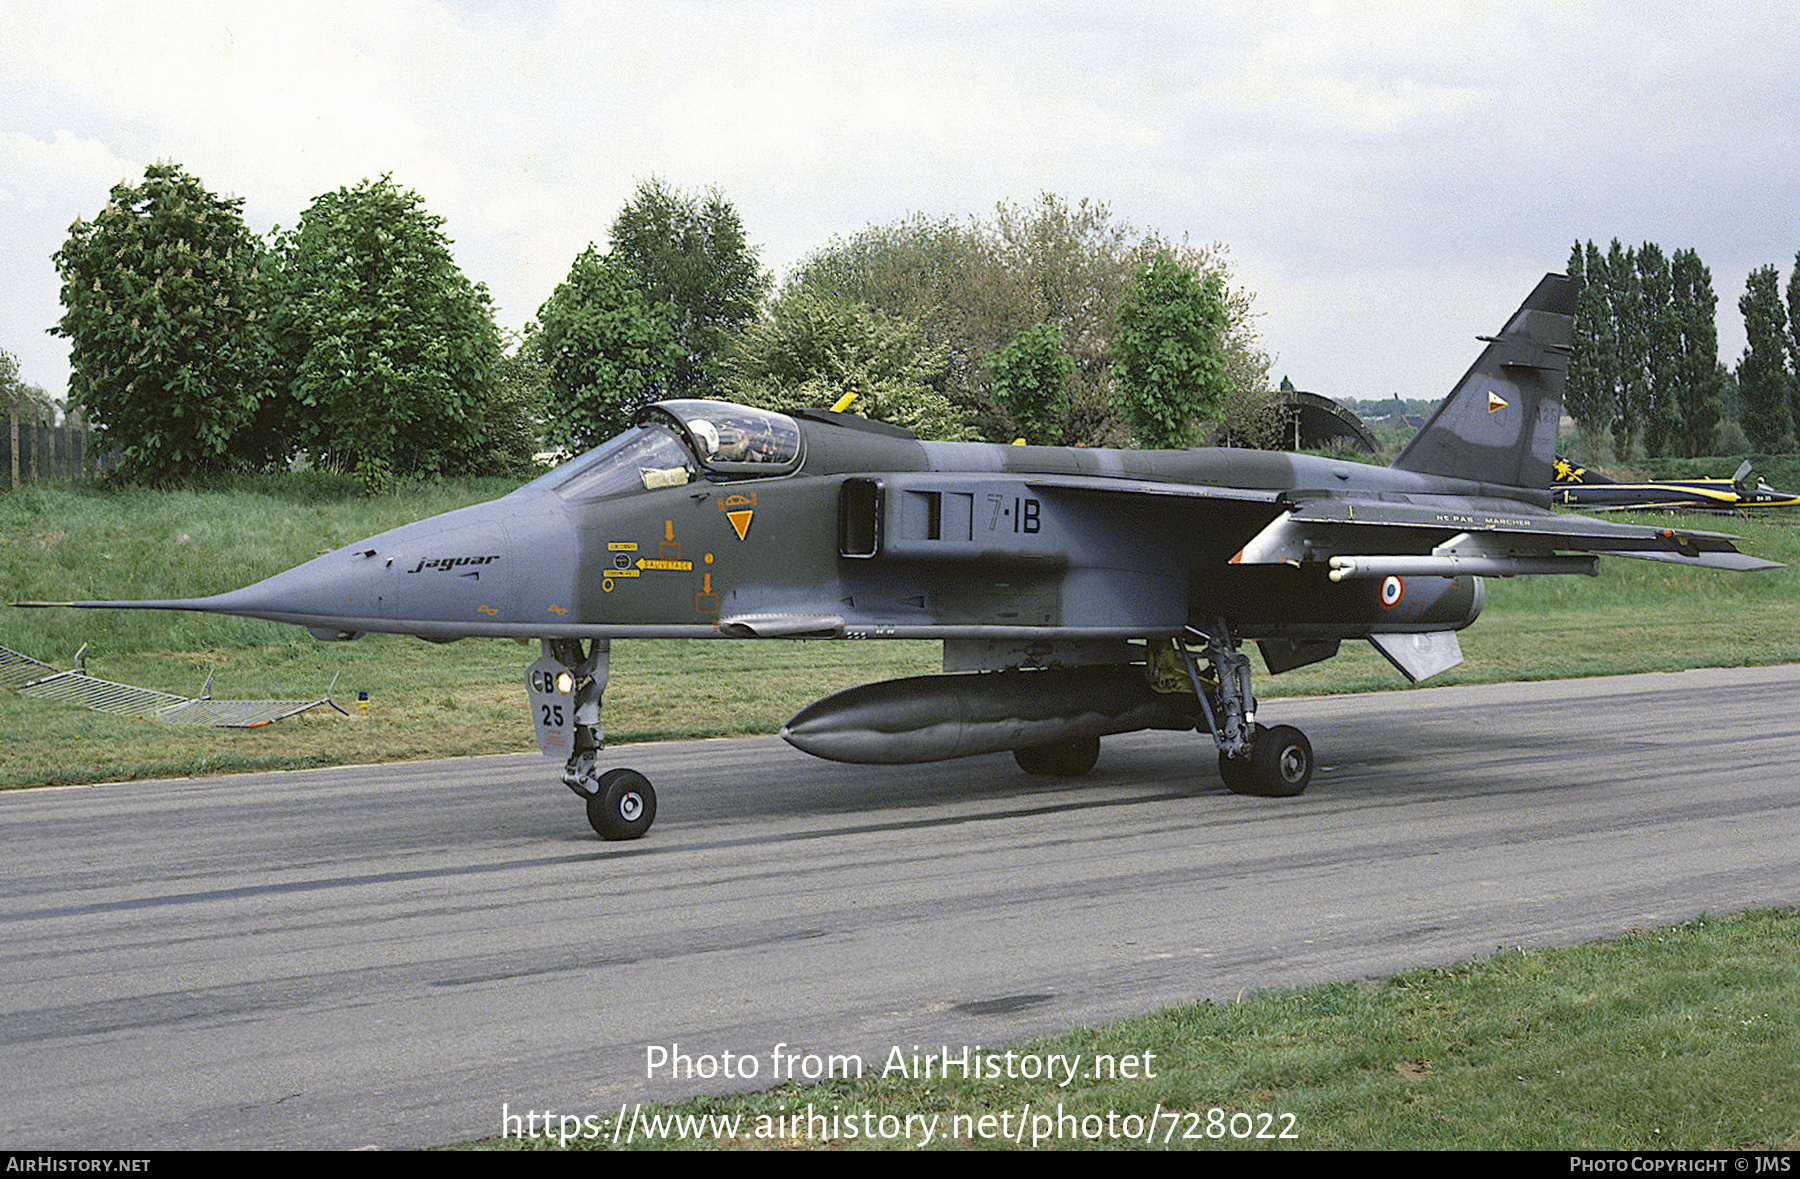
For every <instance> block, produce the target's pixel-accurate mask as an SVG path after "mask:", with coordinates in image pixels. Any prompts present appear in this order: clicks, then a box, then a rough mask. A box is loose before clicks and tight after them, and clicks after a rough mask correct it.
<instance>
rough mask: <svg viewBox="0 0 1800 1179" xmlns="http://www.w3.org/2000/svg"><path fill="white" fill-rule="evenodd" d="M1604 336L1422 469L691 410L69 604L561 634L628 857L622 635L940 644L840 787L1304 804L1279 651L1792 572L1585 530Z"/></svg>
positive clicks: (1414, 639) (1542, 304)
mask: <svg viewBox="0 0 1800 1179" xmlns="http://www.w3.org/2000/svg"><path fill="white" fill-rule="evenodd" d="M1574 310H1575V284H1574V283H1573V282H1571V281H1570V280H1569V279H1568V278H1565V277H1563V276H1561V275H1550V276H1547V277H1546V278H1545V279H1544V280H1543V281H1542V282H1541V283H1540V284H1539V285H1538V287H1537V289H1536V290H1535V291H1534V292H1533V293H1532V294H1531V296H1530V297H1529V298H1528V299H1526V301H1525V303H1524V305H1523V306H1521V307H1520V308H1519V310H1518V311H1517V312H1516V313H1515V314H1514V315H1513V316H1512V317H1511V318H1510V319H1509V320H1508V321H1507V323H1506V326H1505V327H1504V328H1503V329H1502V330H1501V331H1500V333H1499V334H1498V335H1496V336H1492V337H1484V339H1485V340H1486V341H1487V347H1486V348H1485V349H1484V350H1483V351H1482V354H1481V357H1480V359H1478V360H1477V361H1476V362H1475V364H1474V366H1473V367H1472V368H1470V369H1469V371H1468V373H1467V374H1466V375H1465V376H1464V377H1463V379H1462V380H1461V381H1460V382H1459V383H1458V384H1457V385H1456V387H1455V388H1454V389H1453V390H1452V391H1451V393H1450V396H1449V397H1447V398H1445V400H1444V402H1443V404H1442V405H1440V406H1439V407H1438V410H1437V412H1436V413H1435V414H1434V415H1433V416H1432V418H1431V420H1430V421H1429V422H1427V423H1426V424H1425V426H1424V428H1423V429H1421V430H1420V431H1419V433H1418V435H1417V436H1416V437H1415V438H1414V439H1413V440H1412V442H1411V443H1410V444H1409V445H1408V446H1407V448H1406V449H1405V451H1403V452H1402V453H1401V455H1400V457H1399V458H1397V459H1395V460H1394V463H1393V465H1392V466H1389V467H1374V466H1368V465H1365V464H1362V463H1353V462H1344V461H1339V460H1335V459H1330V458H1316V457H1310V456H1306V455H1296V454H1276V453H1269V452H1264V451H1253V450H1209V449H1194V450H1152V451H1135V450H1110V449H1103V448H1098V447H1094V448H1087V449H1082V448H1075V447H1060V446H1003V445H997V444H988V443H978V442H928V441H921V440H919V439H917V438H915V437H914V436H913V435H912V434H911V433H910V432H909V431H907V430H903V429H901V428H899V427H897V426H891V425H886V424H884V423H881V422H873V421H869V420H867V419H865V418H860V417H855V416H852V415H850V414H847V413H841V412H836V411H833V410H800V411H796V412H794V413H791V414H778V413H771V412H769V411H766V410H761V409H753V408H750V407H746V406H740V405H731V404H727V403H724V402H718V401H697V400H694V401H688V400H683V401H665V402H658V403H657V404H655V405H651V406H648V407H646V408H645V409H644V410H643V411H642V412H641V413H640V415H639V416H638V419H637V422H636V424H635V425H633V426H632V427H631V429H629V430H628V431H626V432H625V433H624V434H621V435H619V436H618V437H616V438H614V439H612V440H611V441H609V442H606V443H604V444H603V445H601V446H599V447H598V448H596V449H594V450H593V451H590V452H589V453H587V454H585V455H582V456H581V457H579V458H576V459H573V460H571V461H570V462H568V463H566V464H564V465H563V466H561V467H559V468H557V469H556V470H555V471H552V472H551V473H549V474H547V475H545V476H543V477H542V478H539V479H536V480H534V481H532V482H531V483H529V484H527V485H526V486H524V487H522V488H520V489H519V490H517V491H515V492H513V493H512V494H510V495H507V496H505V497H503V498H501V499H498V500H495V501H494V502H492V503H487V504H481V505H477V506H475V507H470V508H463V509H461V510H459V511H455V512H451V513H449V514H447V515H443V516H438V517H435V518H433V519H430V520H423V521H420V522H418V523H415V524H408V525H405V526H404V527H401V528H396V529H393V530H392V531H389V532H384V533H382V534H381V535H379V536H374V537H370V538H369V539H367V540H363V541H358V542H357V543H356V544H352V545H348V546H346V547H344V548H342V549H339V550H338V551H336V552H334V553H328V554H326V555H325V556H322V557H318V558H316V559H314V560H312V561H309V562H307V563H306V564H304V565H301V566H299V567H298V568H295V569H290V570H288V571H287V572H285V573H277V574H275V575H274V576H273V577H270V578H268V579H267V580H265V581H262V582H258V583H257V584H255V585H252V586H249V587H246V588H244V589H238V590H231V591H228V592H225V593H220V594H215V595H214V596H211V597H201V598H183V599H172V600H162V601H138V602H131V601H113V602H65V603H60V605H64V606H83V607H89V608H104V609H161V610H200V611H207V612H211V613H217V614H233V615H242V616H247V617H252V618H266V619H271V620H274V621H276V622H285V623H292V624H294V625H296V626H301V627H305V628H306V629H307V630H308V631H310V632H311V633H312V634H313V635H314V636H316V637H318V638H321V639H353V638H355V637H357V636H358V635H359V634H362V633H363V632H366V631H378V632H386V633H391V634H410V635H417V636H419V637H420V638H425V639H431V640H434V641H449V640H452V639H460V638H470V637H480V636H490V637H503V638H514V639H521V640H525V641H531V640H537V641H538V642H539V644H540V649H541V652H542V657H541V658H540V659H539V660H538V661H537V662H536V663H535V664H533V665H532V666H531V668H530V669H529V672H528V676H527V682H528V689H527V693H526V696H527V700H528V701H529V703H530V707H531V713H532V718H533V720H534V721H535V723H536V725H537V730H538V741H539V745H540V747H541V748H542V749H543V751H544V752H545V753H546V754H550V755H553V756H555V757H557V758H559V759H563V760H564V768H563V773H562V781H563V784H564V785H565V786H567V787H568V788H569V789H570V790H572V791H574V793H575V794H577V795H578V796H580V797H581V798H582V799H583V800H584V801H585V802H586V805H587V811H588V821H589V822H590V823H591V824H592V825H593V827H594V829H595V830H596V831H598V832H599V833H600V834H601V835H603V836H605V837H606V838H609V839H632V838H636V837H638V836H640V835H642V834H643V833H644V832H645V831H646V830H647V829H648V828H649V826H650V824H651V821H652V820H653V818H654V817H655V814H656V794H655V791H654V790H653V789H652V788H651V786H650V783H649V782H648V781H646V780H645V779H644V777H643V775H641V774H639V773H637V772H636V771H633V770H630V769H624V768H614V769H607V768H605V764H604V762H602V761H601V759H600V751H601V748H602V745H603V738H604V734H603V733H602V731H601V727H600V714H601V701H602V696H603V693H604V692H605V689H606V684H607V675H608V667H609V660H608V654H609V651H610V643H611V642H612V641H613V640H614V639H634V638H695V639H707V640H721V639H736V640H746V639H825V640H835V641H847V640H858V639H863V640H870V639H882V638H909V639H938V640H941V641H942V642H943V644H944V674H942V675H932V676H921V677H917V678H914V679H906V680H896V681H891V682H888V683H880V684H870V685H867V686H865V687H862V688H854V689H851V690H850V691H848V692H842V693H839V694H838V695H836V696H832V697H830V698H828V699H825V700H820V701H818V702H817V703H815V704H813V705H811V706H809V707H808V708H806V709H804V710H803V711H802V712H800V713H799V714H798V715H797V716H795V717H794V718H793V719H792V720H790V721H789V722H788V724H787V725H786V727H785V728H784V729H783V730H782V735H783V736H784V737H786V738H787V739H788V741H790V742H791V743H792V744H794V745H795V746H797V747H798V748H800V749H803V750H805V751H806V752H808V753H812V754H815V755H817V756H820V757H826V758H831V759H834V760H838V761H847V762H858V763H869V764H883V765H897V764H909V763H916V762H928V761H934V760H937V759H940V758H949V757H962V756H966V755H970V754H982V753H998V752H1008V751H1010V752H1011V753H1012V754H1013V756H1014V758H1015V759H1016V760H1017V762H1018V764H1019V767H1020V768H1021V769H1022V770H1024V771H1025V772H1027V773H1035V774H1056V775H1064V776H1075V775H1080V774H1084V773H1086V772H1087V771H1088V770H1090V769H1091V768H1092V767H1093V765H1094V762H1095V759H1096V758H1097V757H1098V756H1099V754H1100V740H1101V738H1102V737H1105V736H1107V735H1109V734H1114V733H1125V732H1131V731H1134V730H1139V729H1152V728H1157V729H1172V730H1183V729H1185V730H1188V731H1190V732H1191V731H1195V730H1198V731H1199V732H1201V733H1203V734H1206V735H1207V736H1208V737H1209V739H1210V741H1211V742H1212V743H1213V744H1214V745H1216V747H1217V751H1218V763H1217V764H1218V770H1219V775H1220V777H1221V778H1222V779H1223V781H1224V783H1225V785H1226V786H1228V787H1229V788H1230V789H1232V790H1233V791H1236V792H1238V793H1241V794H1257V795H1276V796H1292V795H1296V794H1299V793H1300V792H1301V791H1303V790H1304V789H1306V786H1307V783H1308V781H1309V780H1310V779H1311V778H1312V773H1313V750H1312V746H1311V744H1310V743H1309V742H1308V741H1307V739H1306V737H1305V736H1303V735H1302V734H1301V733H1300V731H1299V730H1298V729H1295V728H1293V727H1291V726H1288V725H1275V726H1272V727H1265V726H1264V725H1263V724H1262V723H1261V721H1260V720H1259V719H1258V708H1257V700H1256V697H1255V695H1254V694H1253V693H1252V691H1251V686H1250V679H1251V667H1250V660H1249V657H1248V656H1247V655H1246V654H1245V653H1244V652H1243V651H1242V650H1241V649H1240V648H1241V647H1242V645H1243V644H1244V643H1246V642H1254V643H1256V644H1257V645H1259V646H1260V647H1261V648H1262V655H1263V660H1264V662H1265V663H1266V665H1267V667H1268V669H1269V671H1270V673H1271V674H1279V673H1281V672H1283V671H1287V670H1289V669H1292V668H1296V667H1301V666H1304V665H1306V664H1309V663H1316V662H1318V661H1320V660H1323V659H1329V658H1331V657H1332V656H1334V655H1336V654H1337V652H1338V646H1339V643H1340V642H1341V641H1342V640H1345V639H1350V640H1356V639H1364V640H1367V641H1368V642H1370V643H1371V644H1373V645H1374V646H1375V647H1376V648H1377V649H1378V650H1379V651H1380V652H1381V653H1382V654H1383V655H1384V656H1386V657H1387V658H1388V659H1389V660H1390V661H1391V662H1392V663H1393V664H1394V665H1395V666H1396V667H1397V668H1398V669H1399V670H1400V671H1401V672H1403V673H1404V674H1405V675H1407V676H1408V677H1409V678H1412V679H1415V680H1418V679H1424V678H1425V677H1427V676H1430V675H1434V674H1436V673H1437V672H1439V671H1442V670H1444V669H1445V668H1447V667H1450V666H1452V665H1454V664H1455V663H1457V662H1459V661H1460V660H1461V658H1462V654H1461V650H1460V648H1459V646H1458V643H1457V638H1456V632H1457V631H1459V630H1461V629H1462V628H1463V627H1465V626H1468V625H1469V624H1470V623H1472V622H1474V621H1475V618H1476V616H1477V615H1478V614H1479V613H1480V612H1481V607H1482V603H1483V588H1482V579H1483V578H1484V577H1512V576H1515V575H1520V574H1543V573H1565V574H1566V573H1574V574H1593V573H1594V572H1596V570H1597V568H1598V564H1599V556H1600V555H1601V554H1605V555H1608V556H1613V555H1616V556H1626V557H1641V558H1648V559H1651V560H1657V561H1673V562H1677V563H1681V564H1687V565H1700V566H1709V567H1712V568H1716V569H1730V570H1748V569H1761V568H1768V567H1770V566H1771V565H1772V562H1768V561H1762V560H1758V559H1756V558H1754V557H1750V556H1746V555H1744V554H1743V553H1740V552H1739V551H1738V550H1737V548H1736V546H1735V545H1734V544H1733V542H1732V541H1733V538H1731V537H1728V536H1722V535H1719V534H1717V533H1712V532H1699V531H1694V530H1691V529H1685V528H1683V529H1677V528H1666V527H1649V526H1645V525H1639V524H1627V523H1618V522H1613V521H1608V520H1595V519H1591V518H1588V517H1585V516H1571V515H1563V514H1559V513H1557V512H1555V511H1553V510H1552V507H1551V497H1550V482H1551V459H1552V457H1553V453H1554V447H1555V443H1556V430H1557V423H1558V422H1559V421H1560V419H1561V413H1562V407H1561V396H1562V389H1563V380H1564V375H1565V373H1566V370H1567V367H1568V355H1569V344H1570V337H1571V322H1572V316H1573V312H1574ZM30 604H32V605H40V606H42V605H53V604H56V603H41V602H40V603H30ZM745 689H746V690H754V685H745Z"/></svg>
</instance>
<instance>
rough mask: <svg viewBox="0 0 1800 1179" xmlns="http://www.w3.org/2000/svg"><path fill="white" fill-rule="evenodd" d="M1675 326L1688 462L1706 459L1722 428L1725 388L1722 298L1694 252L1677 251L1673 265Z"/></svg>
mask: <svg viewBox="0 0 1800 1179" xmlns="http://www.w3.org/2000/svg"><path fill="white" fill-rule="evenodd" d="M1669 270H1670V278H1671V282H1672V286H1673V295H1672V298H1673V302H1674V306H1675V323H1676V341H1677V343H1676V362H1675V363H1676V376H1675V382H1674V386H1675V400H1676V403H1677V406H1678V411H1679V412H1678V413H1677V417H1678V419H1679V427H1678V434H1679V439H1680V446H1681V452H1682V453H1683V454H1684V455H1686V456H1687V457H1689V458H1697V457H1699V456H1700V455H1702V454H1706V453H1707V452H1708V451H1709V450H1710V449H1711V448H1712V445H1713V438H1714V435H1715V433H1716V432H1717V430H1718V428H1719V412H1720V404H1719V403H1720V391H1721V389H1722V387H1723V386H1724V383H1725V377H1724V372H1723V370H1722V368H1721V367H1720V365H1719V326H1718V320H1717V314H1718V306H1719V297H1718V295H1716V294H1715V293H1714V292H1713V284H1712V272H1711V271H1709V270H1708V269H1707V268H1706V266H1705V265H1704V264H1703V263H1701V261H1700V255H1699V254H1698V253H1696V252H1695V251H1693V250H1676V251H1675V253H1674V256H1673V257H1672V258H1671V260H1670V265H1669Z"/></svg>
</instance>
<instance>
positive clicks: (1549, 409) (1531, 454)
mask: <svg viewBox="0 0 1800 1179" xmlns="http://www.w3.org/2000/svg"><path fill="white" fill-rule="evenodd" d="M1575 292H1576V283H1575V281H1574V280H1573V279H1570V278H1568V277H1567V276H1565V275H1561V274H1547V275H1545V276H1544V280H1543V281H1542V282H1540V283H1538V285H1537V289H1536V290H1535V291H1532V292H1531V297H1530V298H1528V299H1526V300H1525V302H1524V303H1523V304H1522V305H1521V306H1520V307H1519V310H1518V311H1517V312H1515V313H1514V314H1513V317H1512V319H1511V320H1510V321H1508V322H1507V325H1506V327H1505V328H1503V329H1502V330H1501V332H1500V334H1499V335H1498V336H1483V337H1481V338H1482V339H1483V340H1485V341H1486V342H1487V348H1486V349H1485V350H1484V351H1483V352H1482V354H1481V358H1480V359H1479V360H1477V361H1476V362H1475V364H1474V366H1473V367H1472V368H1470V369H1469V371H1468V372H1467V373H1466V374H1464V376H1463V379H1462V380H1460V381H1458V382H1457V384H1456V388H1454V389H1452V390H1451V391H1450V396H1448V397H1446V398H1444V400H1443V403H1442V404H1440V405H1439V406H1438V408H1437V412H1436V413H1434V414H1432V415H1431V420H1430V421H1428V422H1426V423H1425V425H1424V427H1423V428H1422V429H1421V430H1420V431H1419V433H1418V434H1417V436H1415V437H1414V438H1413V440H1412V441H1411V442H1410V443H1408V444H1407V447H1406V449H1405V450H1403V451H1401V452H1400V457H1399V458H1397V459H1395V460H1394V466H1395V467H1397V468H1399V469H1400V470H1403V471H1413V472H1416V473H1418V474H1421V475H1443V476H1447V477H1451V478H1458V479H1472V480H1475V481H1477V482H1481V483H1491V484H1496V485H1500V486H1506V487H1520V488H1525V489H1528V490H1530V491H1533V492H1537V493H1539V494H1543V495H1546V496H1547V495H1548V494H1549V489H1550V480H1551V476H1552V467H1551V462H1552V459H1553V457H1554V454H1555V450H1556V430H1557V424H1558V423H1559V422H1560V421H1561V419H1562V393H1563V381H1564V379H1565V378H1566V377H1567V376H1568V372H1569V347H1570V343H1571V341H1572V340H1573V338H1574V323H1575Z"/></svg>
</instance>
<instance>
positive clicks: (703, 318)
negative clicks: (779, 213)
mask: <svg viewBox="0 0 1800 1179" xmlns="http://www.w3.org/2000/svg"><path fill="white" fill-rule="evenodd" d="M609 252H610V255H611V258H612V260H613V262H614V263H616V264H618V265H620V266H623V267H624V268H625V269H626V270H628V271H630V272H631V274H632V275H633V276H635V278H636V280H637V283H638V285H639V287H641V288H642V289H643V291H644V293H645V295H646V296H647V297H648V299H649V301H650V303H651V304H652V305H653V306H658V307H661V308H663V314H665V315H666V316H667V317H668V319H669V324H670V327H671V329H672V331H673V335H674V339H675V343H676V344H677V346H678V347H679V348H680V349H681V357H680V359H679V361H678V362H677V363H676V364H675V366H674V368H673V369H672V371H671V372H670V374H669V382H668V383H669V390H670V392H671V394H673V395H674V396H678V397H697V396H699V397H703V396H710V395H711V394H710V393H709V390H710V389H712V388H713V387H714V386H715V385H716V383H717V381H718V380H719V378H720V376H721V373H722V369H723V367H724V364H725V357H726V355H727V353H728V351H729V345H730V341H731V339H732V337H733V336H735V335H736V334H737V333H738V332H740V331H741V330H743V328H744V327H745V326H746V325H747V324H749V323H750V322H752V321H753V320H754V319H755V318H756V313H757V310H758V308H759V307H760V306H761V304H762V300H763V299H764V297H765V296H767V294H768V293H769V288H770V285H771V281H772V280H771V279H770V278H769V276H768V274H767V273H766V272H765V271H764V270H763V269H762V266H761V264H760V263H759V262H758V261H757V258H756V251H755V250H753V249H752V248H751V247H750V244H749V242H748V241H747V240H746V238H745V237H744V226H743V222H742V221H741V220H740V219H739V218H738V214H737V210H736V209H734V208H733V207H732V205H731V203H730V202H729V201H727V200H726V199H725V198H724V197H723V196H721V195H720V194H719V192H718V191H717V190H716V189H715V190H712V191H710V192H708V193H707V194H706V195H705V196H703V197H701V196H691V195H688V194H685V193H680V192H676V191H675V190H674V189H671V188H670V187H669V186H668V185H667V184H665V183H663V182H662V181H661V180H647V181H645V182H644V183H643V184H641V185H639V186H638V190H637V195H636V196H635V197H633V199H632V201H631V203H630V204H628V205H626V206H625V208H624V209H623V210H621V211H620V213H619V215H618V217H617V218H616V219H615V220H614V221H613V225H612V236H611V239H610V251H609Z"/></svg>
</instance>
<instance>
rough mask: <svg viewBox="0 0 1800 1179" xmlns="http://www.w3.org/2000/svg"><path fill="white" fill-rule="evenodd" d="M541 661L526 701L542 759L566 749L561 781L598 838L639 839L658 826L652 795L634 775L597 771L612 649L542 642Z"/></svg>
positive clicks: (641, 777) (603, 738)
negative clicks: (580, 805)
mask: <svg viewBox="0 0 1800 1179" xmlns="http://www.w3.org/2000/svg"><path fill="white" fill-rule="evenodd" d="M542 646H543V652H544V653H543V657H542V658H540V659H539V660H538V661H537V662H536V663H534V664H532V665H531V674H530V677H529V693H528V694H529V696H530V699H531V712H532V719H533V721H534V722H535V723H536V725H537V732H538V746H539V748H541V749H542V750H543V751H544V752H545V753H546V754H550V755H552V756H554V755H557V754H560V753H561V751H562V750H564V749H567V750H569V760H568V761H567V762H566V763H565V764H564V765H563V773H562V782H563V785H564V786H567V787H568V788H569V789H570V790H572V791H573V792H574V793H575V795H576V796H577V797H578V798H580V799H582V800H583V801H584V802H586V803H587V816H588V823H589V825H590V826H592V827H593V828H594V831H595V832H596V833H598V834H599V836H600V838H602V839H637V838H638V837H639V836H641V835H643V834H644V832H646V831H648V830H650V824H652V823H654V822H655V821H656V790H655V788H653V787H652V786H651V785H650V780H649V779H648V778H646V777H644V775H642V774H640V773H638V772H637V771H636V770H627V769H610V770H605V771H602V770H601V769H600V767H599V757H600V750H601V749H602V748H604V747H605V744H606V733H605V731H604V730H603V729H601V727H600V703H601V697H602V696H604V695H605V693H606V680H607V672H608V662H609V655H610V653H611V652H610V647H609V644H608V643H607V640H605V639H595V640H594V644H593V647H592V648H591V649H590V650H588V651H586V652H583V650H582V645H581V641H580V640H579V639H545V640H543V643H542Z"/></svg>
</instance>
